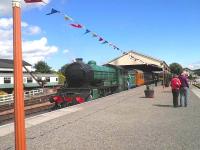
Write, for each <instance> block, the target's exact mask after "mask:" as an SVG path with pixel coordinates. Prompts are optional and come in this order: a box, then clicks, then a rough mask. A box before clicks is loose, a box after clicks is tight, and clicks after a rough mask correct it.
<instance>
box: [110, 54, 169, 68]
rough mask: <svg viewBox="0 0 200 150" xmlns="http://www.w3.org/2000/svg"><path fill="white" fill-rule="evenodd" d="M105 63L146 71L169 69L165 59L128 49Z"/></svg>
mask: <svg viewBox="0 0 200 150" xmlns="http://www.w3.org/2000/svg"><path fill="white" fill-rule="evenodd" d="M107 64H111V65H116V66H121V67H123V68H126V69H139V70H142V71H146V72H152V71H161V72H162V71H165V72H169V71H170V68H169V66H168V65H167V63H166V62H165V61H163V60H160V59H157V58H154V57H151V56H147V55H144V54H141V53H138V52H135V51H129V52H127V53H125V54H123V55H122V56H119V57H117V58H115V59H113V60H111V61H109V62H108V63H107Z"/></svg>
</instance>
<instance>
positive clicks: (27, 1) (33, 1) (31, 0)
mask: <svg viewBox="0 0 200 150" xmlns="http://www.w3.org/2000/svg"><path fill="white" fill-rule="evenodd" d="M24 1H25V2H26V3H36V2H42V0H24Z"/></svg>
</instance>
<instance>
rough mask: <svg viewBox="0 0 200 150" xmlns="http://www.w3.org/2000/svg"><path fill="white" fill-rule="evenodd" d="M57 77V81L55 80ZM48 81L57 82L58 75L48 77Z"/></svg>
mask: <svg viewBox="0 0 200 150" xmlns="http://www.w3.org/2000/svg"><path fill="white" fill-rule="evenodd" d="M56 78H57V81H56ZM50 82H58V77H50Z"/></svg>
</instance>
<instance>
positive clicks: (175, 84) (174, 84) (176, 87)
mask: <svg viewBox="0 0 200 150" xmlns="http://www.w3.org/2000/svg"><path fill="white" fill-rule="evenodd" d="M170 85H171V88H172V95H173V105H174V107H178V96H179V91H180V87H181V82H180V80H179V78H178V75H174V76H173V78H172V79H171V84H170Z"/></svg>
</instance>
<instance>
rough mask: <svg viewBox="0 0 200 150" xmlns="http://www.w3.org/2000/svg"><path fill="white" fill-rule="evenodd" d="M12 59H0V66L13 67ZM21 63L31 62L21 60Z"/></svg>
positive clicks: (27, 64) (26, 64)
mask: <svg viewBox="0 0 200 150" xmlns="http://www.w3.org/2000/svg"><path fill="white" fill-rule="evenodd" d="M13 63H14V62H13V60H12V59H0V68H13ZM23 65H25V66H32V65H31V64H29V63H27V62H26V61H23Z"/></svg>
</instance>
